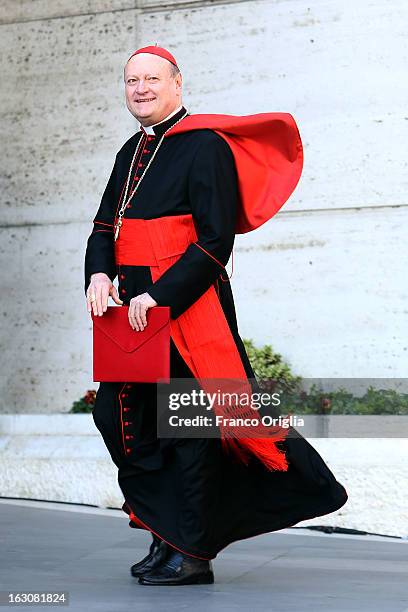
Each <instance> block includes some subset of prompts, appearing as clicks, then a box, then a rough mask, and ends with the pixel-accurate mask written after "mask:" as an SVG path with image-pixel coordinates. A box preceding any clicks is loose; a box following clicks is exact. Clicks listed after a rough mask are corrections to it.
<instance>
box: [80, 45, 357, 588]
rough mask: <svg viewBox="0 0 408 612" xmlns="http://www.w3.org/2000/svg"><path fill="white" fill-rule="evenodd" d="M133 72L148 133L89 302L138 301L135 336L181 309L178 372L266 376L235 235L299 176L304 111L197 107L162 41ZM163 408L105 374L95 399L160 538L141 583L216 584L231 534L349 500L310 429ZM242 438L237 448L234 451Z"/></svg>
mask: <svg viewBox="0 0 408 612" xmlns="http://www.w3.org/2000/svg"><path fill="white" fill-rule="evenodd" d="M124 81H125V94H126V103H127V107H128V109H129V111H130V112H131V113H132V114H133V115H134V116H135V117H136V119H137V120H138V121H139V123H140V129H139V130H138V131H137V132H136V133H135V134H133V135H132V136H131V138H129V140H128V141H127V142H126V143H125V144H124V145H123V146H122V148H121V149H120V151H119V152H118V153H117V155H116V159H115V163H114V166H113V169H112V173H111V175H110V178H109V180H108V183H107V186H106V189H105V191H104V193H103V196H102V200H101V203H100V206H99V209H98V211H97V213H96V216H95V218H94V220H93V223H94V226H93V230H92V233H91V235H90V236H89V238H88V242H87V248H86V254H85V293H86V298H87V304H88V311H89V312H91V313H92V315H93V316H94V317H95V316H103V315H104V313H105V312H106V310H107V305H108V298H109V297H111V298H112V299H113V301H114V302H115V303H116V304H117V305H126V306H128V307H129V310H128V318H129V325H130V327H131V328H132V329H133V330H134V333H138V332H140V331H142V330H143V329H144V328H145V327H146V325H148V316H146V313H147V312H148V310H149V309H150V308H154V307H155V306H168V307H170V314H171V341H170V375H171V378H183V379H188V378H191V379H195V380H198V379H201V378H211V377H212V378H214V379H217V378H223V377H224V376H225V377H232V378H234V377H236V378H237V379H242V378H245V379H247V380H248V381H252V382H251V385H253V381H255V375H254V372H253V370H252V368H251V365H250V362H249V359H248V356H247V354H246V351H245V348H244V345H243V342H242V340H241V338H240V335H239V332H238V326H237V319H236V314H235V307H234V301H233V295H232V292H231V286H230V283H229V279H228V275H227V274H226V271H225V265H226V264H227V262H228V260H229V258H230V255H231V252H232V248H233V244H234V237H235V234H237V233H246V232H249V231H252V230H254V229H255V228H257V227H259V226H260V225H262V224H263V223H265V222H266V221H268V219H270V218H271V217H272V216H273V215H274V214H275V213H276V212H277V211H278V210H279V209H280V208H281V206H282V205H283V204H284V203H285V202H286V201H287V199H288V198H289V196H290V195H291V193H292V192H293V190H294V189H295V187H296V184H297V183H298V181H299V178H300V175H301V172H302V164H303V149H302V143H301V139H300V135H299V131H298V128H297V125H296V123H295V120H294V118H293V117H292V116H291V115H290V114H288V113H263V114H256V115H249V116H241V117H238V116H231V115H217V114H190V113H189V112H188V110H187V109H186V108H185V107H184V106H183V104H182V76H181V72H180V70H179V67H178V66H177V62H176V60H175V58H174V56H173V55H172V54H171V53H170V52H169V51H168V50H166V49H164V48H162V47H159V46H157V45H156V46H149V47H143V48H141V49H138V50H137V51H135V52H134V53H133V54H132V55H131V57H130V58H129V59H128V61H127V63H126V65H125V70H124ZM116 277H117V278H118V290H117V289H116V287H115V285H114V284H113V281H114V280H115V279H116ZM197 338H198V339H199V341H197ZM156 408H157V385H156V384H155V383H141V382H140V383H139V382H128V383H123V382H117V383H116V382H101V383H100V385H99V389H98V391H97V395H96V401H95V406H94V409H93V418H94V422H95V424H96V427H97V428H98V430H99V431H100V433H101V435H102V436H103V439H104V442H105V444H106V446H107V449H108V451H109V453H110V455H111V458H112V460H113V462H114V463H115V464H116V466H117V468H118V482H119V485H120V488H121V490H122V492H123V496H124V504H123V510H124V511H125V512H126V514H127V515H128V516H129V525H130V526H131V527H133V528H138V529H145V530H148V531H150V532H151V534H152V543H151V545H150V549H149V551H148V554H147V555H146V557H144V558H143V559H142V560H141V561H139V562H137V563H135V565H133V566H132V568H131V573H132V575H133V576H135V577H138V580H139V583H141V584H144V585H160V584H165V585H182V584H197V583H201V584H205V583H212V582H213V581H214V574H213V568H212V564H211V560H212V559H214V558H215V557H216V556H217V554H218V553H219V552H220V551H221V550H222V549H224V548H225V547H226V546H228V544H230V543H232V542H234V541H237V540H241V539H244V538H249V537H252V536H256V535H260V534H263V533H267V532H271V531H276V530H279V529H283V528H285V527H288V526H292V525H294V524H296V523H298V522H299V521H302V520H305V519H310V518H313V517H317V516H322V515H324V514H328V513H331V512H334V511H335V510H337V509H339V508H340V507H342V506H343V505H344V504H345V503H346V501H347V493H346V490H345V489H344V487H343V486H342V485H341V484H340V483H339V482H338V481H337V480H336V478H335V476H334V475H333V473H332V472H331V471H330V469H329V468H328V466H327V465H326V463H325V462H324V461H323V459H322V458H321V456H320V455H319V454H318V453H317V451H316V450H315V449H314V448H313V447H312V446H311V445H310V444H309V443H308V442H307V440H306V439H305V438H304V437H303V436H301V435H300V434H299V433H298V432H295V431H292V435H288V431H289V430H288V429H287V430H286V432H285V433H284V432H283V431H281V432H280V433H281V435H279V431H278V433H275V435H274V437H272V438H271V439H267V440H264V439H252V440H251V439H250V438H244V439H240V440H236V441H235V442H233V441H232V440H228V438H226V437H223V436H221V437H220V438H208V439H207V438H206V439H204V438H189V439H184V438H181V439H173V438H161V437H158V435H157V411H156ZM224 433H225V432H224ZM261 433H262V432H261ZM229 443H230V444H231V448H233V451H234V452H233V453H229V452H225V449H226V447H227V446H228V444H229ZM237 456H240V457H241V459H242V460H239V459H237Z"/></svg>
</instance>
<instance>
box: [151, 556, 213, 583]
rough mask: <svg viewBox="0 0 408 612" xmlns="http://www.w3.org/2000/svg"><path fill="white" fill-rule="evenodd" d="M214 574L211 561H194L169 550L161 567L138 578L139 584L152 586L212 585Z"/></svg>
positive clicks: (193, 558)
mask: <svg viewBox="0 0 408 612" xmlns="http://www.w3.org/2000/svg"><path fill="white" fill-rule="evenodd" d="M213 582H214V574H213V568H212V563H211V561H206V560H204V559H196V558H195V557H189V556H188V555H183V554H182V553H180V552H178V551H177V550H174V549H173V550H171V552H169V554H168V556H167V558H166V560H165V561H163V563H162V564H161V565H159V566H158V567H156V569H153V570H152V571H150V572H146V573H144V574H143V575H142V576H140V578H139V584H148V585H152V586H159V585H166V586H169V585H181V584H212V583H213Z"/></svg>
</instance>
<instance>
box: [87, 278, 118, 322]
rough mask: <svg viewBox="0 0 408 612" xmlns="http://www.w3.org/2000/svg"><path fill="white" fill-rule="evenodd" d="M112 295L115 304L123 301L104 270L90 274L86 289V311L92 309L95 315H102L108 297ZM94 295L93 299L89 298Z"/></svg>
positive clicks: (106, 305)
mask: <svg viewBox="0 0 408 612" xmlns="http://www.w3.org/2000/svg"><path fill="white" fill-rule="evenodd" d="M109 296H111V297H112V299H113V301H114V302H115V304H118V305H119V306H121V305H122V304H123V301H122V300H121V299H120V297H119V295H118V292H117V290H116V287H115V286H114V284H113V283H112V281H111V279H110V278H109V276H108V275H107V274H105V272H97V273H96V274H92V275H91V282H90V283H89V287H88V289H87V291H86V304H87V309H88V312H91V309H92V310H93V314H94V315H95V316H97V315H98V316H100V317H101V316H102V315H103V313H104V312H106V309H107V307H108V298H109ZM93 297H95V299H91V298H93Z"/></svg>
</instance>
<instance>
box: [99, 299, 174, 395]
mask: <svg viewBox="0 0 408 612" xmlns="http://www.w3.org/2000/svg"><path fill="white" fill-rule="evenodd" d="M128 310H129V307H128V306H108V308H107V310H106V312H104V313H103V315H102V316H101V317H100V316H98V315H96V316H95V315H94V314H93V312H91V316H92V320H93V380H94V382H158V381H160V382H164V383H168V382H170V308H169V306H154V307H153V308H149V310H148V311H147V313H146V318H147V325H146V327H145V328H144V329H143V330H142V331H136V330H133V329H132V328H131V327H130V323H129V319H128Z"/></svg>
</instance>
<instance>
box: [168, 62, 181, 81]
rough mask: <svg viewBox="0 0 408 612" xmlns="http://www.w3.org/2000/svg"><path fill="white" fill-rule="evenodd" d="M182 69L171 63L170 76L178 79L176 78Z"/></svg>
mask: <svg viewBox="0 0 408 612" xmlns="http://www.w3.org/2000/svg"><path fill="white" fill-rule="evenodd" d="M179 72H180V69H179V67H178V66H176V65H175V64H172V63H171V62H170V75H171V76H172V77H173V79H175V78H176V76H177V75H178V74H179Z"/></svg>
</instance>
